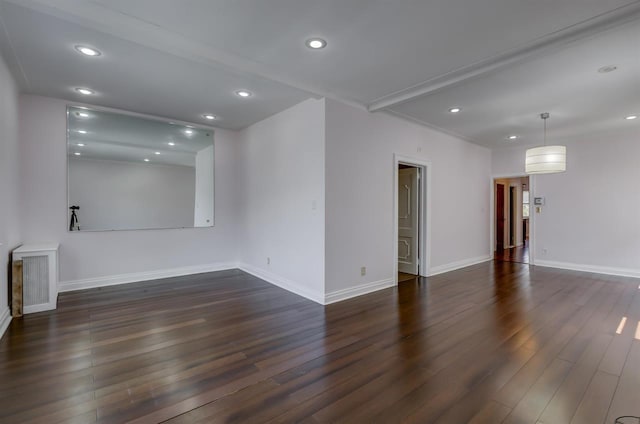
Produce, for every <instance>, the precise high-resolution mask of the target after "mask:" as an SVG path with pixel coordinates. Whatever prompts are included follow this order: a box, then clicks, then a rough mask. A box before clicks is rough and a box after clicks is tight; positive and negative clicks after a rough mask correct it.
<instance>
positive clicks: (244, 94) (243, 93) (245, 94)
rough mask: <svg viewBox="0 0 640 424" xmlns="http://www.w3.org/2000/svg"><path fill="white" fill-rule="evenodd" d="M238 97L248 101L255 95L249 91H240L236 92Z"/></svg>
mask: <svg viewBox="0 0 640 424" xmlns="http://www.w3.org/2000/svg"><path fill="white" fill-rule="evenodd" d="M236 95H237V96H238V97H242V98H245V99H246V98H247V97H251V96H253V93H252V92H251V91H248V90H238V91H236Z"/></svg>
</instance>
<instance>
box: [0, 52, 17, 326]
mask: <svg viewBox="0 0 640 424" xmlns="http://www.w3.org/2000/svg"><path fill="white" fill-rule="evenodd" d="M18 158H19V156H18V90H17V86H16V84H15V82H14V80H13V78H12V76H11V74H10V72H9V70H8V68H7V65H6V64H5V62H4V60H3V59H2V56H0V336H2V334H3V333H4V330H5V328H6V325H7V324H8V322H9V321H8V319H9V315H8V313H9V308H8V303H9V301H8V293H9V284H8V281H7V275H8V270H7V268H8V261H9V252H11V250H12V249H13V248H15V247H17V246H18V245H19V244H20V231H19V228H20V216H21V212H20V205H19V204H18V202H19V198H18Z"/></svg>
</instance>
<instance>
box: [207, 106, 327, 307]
mask: <svg viewBox="0 0 640 424" xmlns="http://www.w3.org/2000/svg"><path fill="white" fill-rule="evenodd" d="M324 105H325V101H324V100H314V99H310V100H306V101H304V102H302V103H300V104H298V105H296V106H294V107H292V108H290V109H288V110H285V111H283V112H281V113H278V114H277V115H274V116H272V117H270V118H268V119H266V120H264V121H262V122H259V123H257V124H255V125H252V126H250V127H249V128H247V129H245V130H243V131H242V132H241V139H242V153H241V157H242V161H241V162H240V167H241V172H240V174H241V180H240V181H241V185H240V186H237V185H236V187H237V188H238V190H239V191H240V192H241V193H242V202H241V207H240V211H241V212H242V228H243V233H242V263H243V265H242V266H243V268H244V269H245V270H247V271H250V272H252V273H254V274H255V275H258V276H261V277H263V278H265V279H267V280H269V281H271V282H273V283H275V284H279V285H281V286H283V287H286V288H289V289H290V290H292V291H294V292H298V293H299V294H303V295H305V296H307V297H310V298H312V299H314V300H317V301H322V299H323V295H324V270H325V268H324V222H325V217H324V209H325V208H324V170H325V167H324V143H325V133H324V130H325V110H324ZM216 203H218V201H216ZM267 258H270V264H268V263H267Z"/></svg>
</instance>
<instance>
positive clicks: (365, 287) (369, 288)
mask: <svg viewBox="0 0 640 424" xmlns="http://www.w3.org/2000/svg"><path fill="white" fill-rule="evenodd" d="M395 285H396V282H395V279H393V278H387V279H386V280H380V281H374V282H371V283H366V284H361V285H359V286H355V287H349V288H347V289H342V290H336V291H334V292H331V293H327V294H326V295H325V297H324V304H325V305H328V304H330V303H336V302H340V301H342V300H347V299H351V298H352V297H357V296H362V295H363V294H367V293H372V292H375V291H378V290H382V289H387V288H389V287H395Z"/></svg>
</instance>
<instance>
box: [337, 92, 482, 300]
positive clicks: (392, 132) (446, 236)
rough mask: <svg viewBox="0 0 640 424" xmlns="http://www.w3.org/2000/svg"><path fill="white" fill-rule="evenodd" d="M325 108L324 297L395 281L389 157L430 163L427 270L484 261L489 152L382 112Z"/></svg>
mask: <svg viewBox="0 0 640 424" xmlns="http://www.w3.org/2000/svg"><path fill="white" fill-rule="evenodd" d="M326 103H327V108H326V121H327V128H326V183H325V184H326V249H325V252H326V259H325V260H326V266H325V269H326V292H327V293H332V292H335V291H338V290H344V289H349V288H353V287H357V286H361V285H365V284H371V283H375V282H379V281H383V280H389V279H393V278H394V275H393V264H394V261H395V260H396V258H394V257H393V252H394V243H396V242H397V241H395V240H393V228H394V225H396V223H394V222H393V218H392V216H393V204H394V199H393V181H394V180H393V175H394V166H393V155H394V153H397V154H400V155H403V156H411V157H415V158H418V159H421V160H425V161H430V162H431V203H432V204H431V211H432V212H431V213H432V217H431V234H430V235H429V237H430V239H431V252H428V255H429V258H430V269H431V271H432V272H434V271H437V270H442V269H447V268H448V267H455V266H459V265H461V264H465V263H471V262H474V261H479V260H482V259H488V258H489V257H490V252H489V250H490V249H489V231H488V230H487V223H488V219H489V209H490V207H489V202H490V200H489V199H490V193H491V191H490V190H491V184H490V175H491V152H490V151H489V150H488V149H486V148H484V147H480V146H477V145H473V144H471V143H468V142H466V141H463V140H460V139H457V138H455V137H452V136H449V135H446V134H443V133H441V132H438V131H434V130H431V129H428V128H425V127H423V126H419V125H416V124H413V123H410V122H407V121H404V120H401V119H398V118H396V117H393V116H389V115H387V114H381V113H377V114H370V113H367V112H366V111H364V110H360V109H357V108H354V107H351V106H347V105H345V104H342V103H338V102H336V101H331V100H327V101H326ZM362 266H364V267H366V268H367V273H366V276H361V275H360V267H362Z"/></svg>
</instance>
